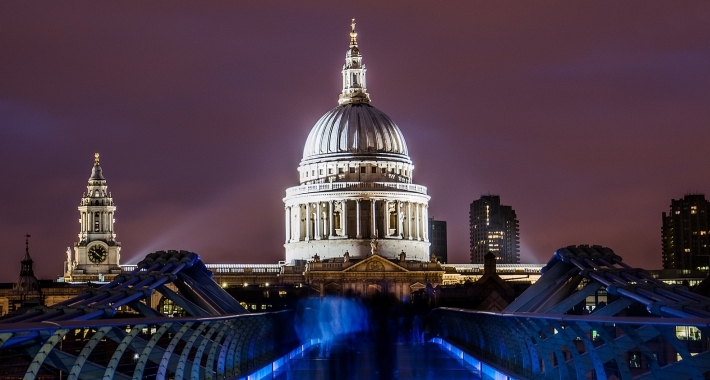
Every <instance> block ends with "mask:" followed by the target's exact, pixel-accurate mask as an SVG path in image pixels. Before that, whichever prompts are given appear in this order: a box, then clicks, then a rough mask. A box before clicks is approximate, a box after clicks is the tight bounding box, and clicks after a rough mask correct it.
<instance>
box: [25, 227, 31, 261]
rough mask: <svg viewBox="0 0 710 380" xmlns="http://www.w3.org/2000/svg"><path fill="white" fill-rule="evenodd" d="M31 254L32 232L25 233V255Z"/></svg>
mask: <svg viewBox="0 0 710 380" xmlns="http://www.w3.org/2000/svg"><path fill="white" fill-rule="evenodd" d="M29 255H30V234H27V233H26V234H25V257H29Z"/></svg>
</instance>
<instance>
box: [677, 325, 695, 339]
mask: <svg viewBox="0 0 710 380" xmlns="http://www.w3.org/2000/svg"><path fill="white" fill-rule="evenodd" d="M675 336H676V338H678V339H681V340H700V338H701V334H700V329H698V328H697V327H695V326H676V328H675Z"/></svg>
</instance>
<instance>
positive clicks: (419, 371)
mask: <svg viewBox="0 0 710 380" xmlns="http://www.w3.org/2000/svg"><path fill="white" fill-rule="evenodd" d="M322 351H324V350H322V349H321V348H319V347H317V348H314V349H312V350H310V351H307V352H306V353H305V354H303V356H302V357H301V358H299V359H295V360H292V361H291V362H289V364H287V366H286V368H284V369H283V370H280V371H278V373H277V374H276V376H275V377H273V379H275V380H300V379H309V380H328V379H338V380H349V379H417V380H418V379H422V380H429V379H432V380H433V379H436V380H442V379H453V380H457V379H480V378H481V377H480V375H479V374H478V373H477V370H476V369H475V368H473V367H472V366H470V365H467V364H466V363H463V362H462V361H461V360H456V359H455V358H453V357H452V356H451V355H449V354H448V353H446V352H445V351H443V350H441V349H440V348H439V346H438V345H436V344H433V343H426V344H404V343H400V344H396V345H393V346H390V347H382V348H378V346H377V345H376V344H374V343H363V344H361V345H357V344H353V342H341V343H337V344H334V345H333V347H332V348H331V352H330V355H329V356H327V357H326V354H325V353H324V352H322Z"/></svg>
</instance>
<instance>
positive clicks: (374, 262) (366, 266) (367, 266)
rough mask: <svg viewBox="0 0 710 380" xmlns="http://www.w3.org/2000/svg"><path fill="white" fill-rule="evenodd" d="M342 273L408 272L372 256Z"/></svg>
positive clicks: (385, 260)
mask: <svg viewBox="0 0 710 380" xmlns="http://www.w3.org/2000/svg"><path fill="white" fill-rule="evenodd" d="M344 272H409V271H408V270H407V269H406V268H402V267H401V266H399V265H397V264H395V263H393V262H391V261H389V260H387V259H385V258H383V257H382V256H379V255H373V256H370V257H368V258H366V259H365V260H362V261H360V262H359V263H357V264H355V265H353V266H351V267H350V268H347V269H345V270H344Z"/></svg>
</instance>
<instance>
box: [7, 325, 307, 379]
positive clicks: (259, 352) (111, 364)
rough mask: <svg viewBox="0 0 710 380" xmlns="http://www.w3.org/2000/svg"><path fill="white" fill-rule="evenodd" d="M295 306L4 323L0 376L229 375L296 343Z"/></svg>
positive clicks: (270, 358)
mask: <svg viewBox="0 0 710 380" xmlns="http://www.w3.org/2000/svg"><path fill="white" fill-rule="evenodd" d="M292 322H293V313H291V312H288V311H283V312H276V313H263V314H240V315H225V316H210V317H208V318H205V317H180V318H163V317H156V318H123V319H106V320H93V321H66V322H52V323H46V322H45V323H13V324H0V378H18V379H19V378H23V379H44V378H67V379H102V378H103V379H144V378H156V379H166V378H170V379H183V378H184V379H225V378H236V377H240V376H242V375H245V374H248V373H250V372H253V371H254V370H257V369H259V368H260V367H262V366H264V365H265V364H268V363H270V362H272V361H273V360H274V359H276V358H278V357H280V356H283V355H284V354H285V353H287V352H288V351H290V350H292V349H294V348H295V347H298V346H299V344H300V343H299V341H298V339H297V336H296V334H295V332H294V329H293V328H292V327H291V326H292V324H293V323H292Z"/></svg>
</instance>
